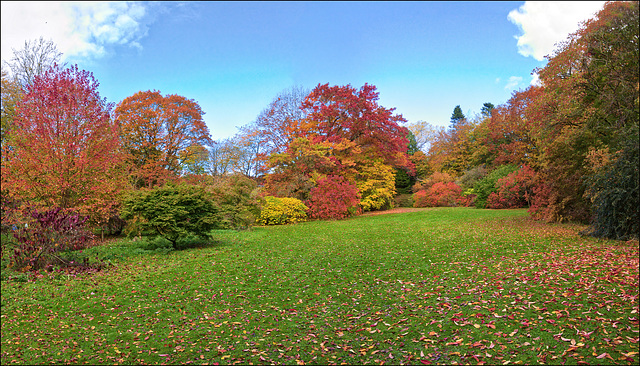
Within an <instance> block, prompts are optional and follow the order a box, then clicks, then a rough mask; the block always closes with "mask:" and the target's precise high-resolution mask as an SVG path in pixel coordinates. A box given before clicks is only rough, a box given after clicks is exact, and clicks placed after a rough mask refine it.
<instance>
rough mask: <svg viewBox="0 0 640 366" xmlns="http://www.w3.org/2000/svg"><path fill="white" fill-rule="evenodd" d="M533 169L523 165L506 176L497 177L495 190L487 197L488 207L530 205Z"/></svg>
mask: <svg viewBox="0 0 640 366" xmlns="http://www.w3.org/2000/svg"><path fill="white" fill-rule="evenodd" d="M535 174H536V173H535V171H534V170H533V169H531V168H530V167H529V166H527V165H524V166H523V167H522V168H520V169H519V170H517V171H515V172H511V173H509V174H508V175H507V176H506V177H504V178H500V179H498V181H497V182H496V186H497V190H496V192H492V193H491V194H489V197H487V202H486V207H488V208H520V207H527V206H529V205H530V202H531V197H532V194H533V180H534V178H535Z"/></svg>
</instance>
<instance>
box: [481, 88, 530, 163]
mask: <svg viewBox="0 0 640 366" xmlns="http://www.w3.org/2000/svg"><path fill="white" fill-rule="evenodd" d="M541 92H542V88H541V87H537V86H530V87H528V88H527V89H526V90H524V91H518V92H514V93H513V94H512V96H511V99H509V100H508V101H507V103H505V104H503V105H500V106H498V107H497V108H495V109H494V111H493V114H492V116H491V118H490V119H489V122H488V134H487V136H486V138H485V139H484V141H483V142H484V144H485V146H486V147H487V150H488V152H489V154H490V156H491V160H492V161H490V162H489V163H490V164H491V165H493V166H495V167H497V166H500V165H504V164H517V165H519V164H525V163H526V164H530V165H535V163H536V161H537V159H538V146H537V142H536V140H535V139H534V136H535V129H536V127H537V124H538V123H539V122H538V121H537V119H536V118H535V117H534V116H531V112H532V108H529V106H530V105H531V104H532V103H534V101H535V100H536V98H538V96H539V95H540V93H541Z"/></svg>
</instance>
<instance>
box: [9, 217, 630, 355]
mask: <svg viewBox="0 0 640 366" xmlns="http://www.w3.org/2000/svg"><path fill="white" fill-rule="evenodd" d="M580 229H581V227H579V226H575V225H569V224H564V225H545V224H542V223H538V222H534V221H531V220H530V219H529V218H528V215H527V213H526V211H524V210H499V211H494V210H475V209H467V208H439V209H424V210H420V211H416V212H409V213H398V214H386V215H377V216H360V217H355V218H352V219H348V220H342V221H322V222H320V221H318V222H308V223H303V224H298V225H293V226H279V227H258V228H254V229H253V230H251V231H243V232H235V231H220V232H216V233H215V239H216V241H215V243H213V244H209V245H205V246H199V247H193V248H187V249H183V250H179V251H170V250H168V249H164V248H162V247H161V246H160V247H158V243H157V242H154V243H149V242H145V241H137V242H134V241H131V240H127V239H121V240H114V241H111V242H109V243H108V244H106V245H104V246H100V247H95V248H91V249H89V250H87V251H86V252H87V253H85V254H89V255H92V256H93V255H98V256H99V257H101V258H103V259H105V260H109V261H111V262H112V263H114V264H115V266H113V267H110V268H108V269H106V270H103V271H101V272H99V273H96V274H83V275H78V276H76V277H74V276H69V275H64V274H59V273H58V274H55V275H46V276H43V277H42V278H38V279H37V280H35V281H32V280H29V281H25V277H20V276H8V275H7V276H3V278H4V281H2V315H1V320H2V340H1V348H2V359H1V361H2V364H3V365H6V364H14V363H19V364H34V363H36V364H53V363H64V364H67V363H76V364H84V363H87V364H116V363H126V364H140V363H143V364H175V363H183V364H184V363H194V364H234V363H240V364H251V363H253V364H272V363H275V364H303V363H313V364H340V363H348V364H363V363H372V364H382V363H386V364H419V365H420V364H455V363H458V364H482V363H487V364H507V363H511V364H520V363H524V364H538V363H550V364H562V363H567V364H578V363H588V364H635V363H637V362H638V243H637V242H630V243H624V242H615V241H604V240H596V239H593V238H589V237H581V236H579V235H578V231H579V230H580Z"/></svg>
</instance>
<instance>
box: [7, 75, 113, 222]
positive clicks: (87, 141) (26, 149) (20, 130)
mask: <svg viewBox="0 0 640 366" xmlns="http://www.w3.org/2000/svg"><path fill="white" fill-rule="evenodd" d="M97 88H98V82H97V81H96V80H95V79H94V77H93V75H92V74H91V73H90V72H87V71H84V70H79V69H78V67H77V66H74V67H70V68H67V69H60V68H58V67H53V68H51V69H49V70H48V71H46V72H45V73H44V74H43V75H40V76H37V77H35V79H34V81H33V83H32V84H31V85H29V87H28V88H27V90H26V92H25V94H24V96H23V97H22V98H21V99H20V101H19V102H18V104H17V106H16V115H15V118H14V120H13V123H14V125H15V128H14V129H13V131H12V133H11V136H10V144H9V145H10V146H11V148H6V149H4V151H3V167H2V187H3V190H7V191H8V194H9V195H11V196H13V197H15V199H17V200H18V201H21V202H23V203H27V202H28V203H29V204H30V205H33V206H37V207H42V208H51V209H53V208H61V209H63V210H64V209H75V210H77V211H78V212H80V213H81V214H82V215H87V216H90V221H92V222H93V223H104V222H106V221H107V220H108V219H109V217H110V216H111V215H112V214H113V212H114V210H115V209H116V208H117V205H118V202H117V197H118V194H119V192H121V190H122V189H123V175H122V164H121V162H122V155H121V154H120V149H119V146H120V145H119V144H120V140H119V135H118V129H117V125H116V124H115V123H114V121H113V120H112V119H111V118H110V111H111V104H109V103H107V102H106V101H105V100H104V99H102V98H100V95H99V94H98V90H97Z"/></svg>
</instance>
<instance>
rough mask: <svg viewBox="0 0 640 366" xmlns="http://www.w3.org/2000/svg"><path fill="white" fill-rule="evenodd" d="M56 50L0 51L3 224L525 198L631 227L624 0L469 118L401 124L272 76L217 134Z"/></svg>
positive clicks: (634, 23) (629, 20)
mask: <svg viewBox="0 0 640 366" xmlns="http://www.w3.org/2000/svg"><path fill="white" fill-rule="evenodd" d="M59 60H60V54H59V53H58V52H57V51H56V49H55V45H53V44H52V43H51V42H46V41H44V40H42V39H40V40H38V41H35V42H32V43H27V44H25V48H24V49H23V50H20V51H17V52H15V53H14V58H13V59H12V60H11V62H9V63H7V65H8V66H9V68H10V69H11V73H9V72H8V71H6V70H5V69H4V67H5V65H3V70H2V222H3V232H8V231H11V230H16V228H19V227H21V226H20V225H21V224H22V223H24V221H25V220H26V219H25V217H26V218H29V220H32V222H33V220H36V219H35V218H37V217H43V216H42V214H43V212H45V213H46V212H48V213H49V214H48V215H49V216H47V217H49V219H47V220H49V221H46V220H44V219H43V220H44V221H42V220H40V221H42V223H41V226H42V227H44V226H47V225H49V226H48V227H53V226H55V225H58V226H59V227H60V228H62V227H76V226H77V225H79V224H77V223H78V222H79V221H82V223H85V221H86V225H89V227H90V228H93V230H94V231H96V230H98V231H104V230H107V231H111V232H119V231H121V230H122V229H123V228H124V226H125V225H126V224H127V222H128V223H129V225H130V227H137V228H138V229H142V228H145V229H147V230H151V229H152V227H151V226H153V225H150V224H149V223H150V222H156V223H157V224H155V226H153V227H154V228H155V229H153V230H155V231H156V232H157V233H160V232H161V231H162V230H164V231H166V230H168V229H167V228H168V227H169V226H171V225H173V229H175V230H177V231H175V230H174V234H175V235H174V237H178V236H180V235H183V234H185V233H188V232H189V230H192V231H193V230H196V231H198V230H200V231H206V230H210V229H212V228H215V227H235V228H239V227H246V226H248V225H251V224H252V223H254V222H256V220H258V222H260V223H264V224H268V223H286V222H297V221H300V220H304V219H305V218H306V217H311V218H316V219H339V218H344V217H348V216H351V215H355V214H358V213H361V212H365V211H372V210H384V209H388V208H391V207H393V206H395V205H414V206H416V207H428V206H454V205H465V206H475V207H479V208H513V207H529V211H530V212H531V214H532V215H533V216H534V217H535V218H539V219H543V220H547V221H565V220H575V221H581V222H588V223H591V224H592V225H591V234H593V235H596V236H602V237H609V238H616V239H629V238H637V236H638V206H639V202H638V119H639V108H638V103H639V102H638V101H639V97H638V95H639V90H638V85H639V84H638V3H637V2H613V3H607V4H606V5H605V7H604V8H603V10H602V11H601V12H600V13H598V15H597V16H596V17H595V18H593V19H591V20H589V21H588V22H586V23H585V24H584V26H583V27H582V28H581V29H580V30H579V31H578V32H576V33H575V34H573V35H571V36H570V37H569V39H567V40H566V41H565V42H564V43H562V44H561V45H560V46H559V47H558V49H557V51H556V53H555V54H554V55H553V56H552V57H549V61H548V64H547V65H546V66H545V67H544V68H542V69H539V70H534V71H535V72H536V73H537V74H538V75H539V80H540V83H539V85H536V86H531V87H529V88H527V89H526V90H520V91H517V92H514V93H513V96H512V98H511V99H510V100H509V101H508V102H506V103H505V104H503V105H499V106H494V105H493V104H491V103H485V104H484V106H483V107H482V112H481V114H480V115H478V116H475V117H472V118H467V117H466V116H464V115H463V114H462V111H461V109H460V108H459V106H457V107H456V108H455V109H454V112H453V114H452V118H451V125H450V126H449V127H448V128H438V127H434V126H432V125H430V124H429V123H426V122H416V123H413V124H408V125H407V126H406V127H405V126H403V125H404V124H405V123H406V122H407V121H406V120H405V119H404V118H403V117H402V116H401V115H398V114H395V113H394V109H393V108H385V107H383V106H380V105H379V104H378V92H377V90H376V87H375V86H373V85H369V84H365V85H364V86H362V87H360V88H359V89H358V88H355V87H353V86H351V85H346V86H331V85H328V84H319V85H318V86H316V87H315V88H314V89H313V90H305V89H303V88H300V87H296V88H291V89H288V90H285V91H283V92H282V93H280V94H279V95H278V96H277V97H276V98H275V99H274V101H273V102H272V103H271V104H270V105H269V106H267V108H266V109H265V110H264V111H263V112H262V113H260V115H259V116H258V117H257V118H256V120H255V121H253V122H252V123H250V124H248V125H245V126H243V127H242V128H240V130H239V132H238V134H236V135H235V136H234V137H232V138H229V139H225V140H220V141H213V140H212V139H211V135H210V132H209V130H208V128H207V126H206V124H205V123H204V120H203V114H204V112H203V111H202V110H201V108H200V106H199V105H198V103H197V102H196V101H194V100H192V99H188V98H186V97H183V96H179V95H162V94H161V93H160V92H159V91H155V90H150V91H141V92H138V93H136V94H134V95H132V96H130V97H128V98H125V99H124V100H122V101H121V102H120V103H118V104H117V105H113V104H111V103H108V102H107V101H106V100H105V99H104V98H101V97H100V95H99V93H98V82H97V81H96V80H95V79H94V77H93V75H92V74H91V73H90V72H87V71H84V70H79V69H78V68H77V66H71V67H65V65H59V64H58V63H59ZM181 185H189V186H192V187H199V188H198V189H201V191H198V192H195V191H190V190H189V189H185V188H184V187H183V188H178V187H179V186H181ZM162 187H164V188H162ZM166 187H174V188H175V189H173V191H172V190H171V188H169V189H168V190H167V188H166ZM159 189H165V190H164V191H159ZM150 192H156V193H150ZM157 192H164V193H162V194H160V193H157ZM203 192H204V193H203ZM163 197H164V198H163ZM168 197H171V198H170V199H172V200H174V201H172V202H183V203H182V204H183V205H187V206H189V205H192V206H194V205H195V206H198V205H201V204H202V202H199V201H198V200H200V199H205V200H207V201H208V202H210V203H211V202H212V203H213V204H212V205H208V204H207V205H204V206H202V205H201V206H198V207H205V206H206V207H207V209H206V210H205V211H206V212H210V213H211V216H210V217H209V216H207V218H202V220H201V222H200V224H202V225H200V226H199V227H200V228H201V229H194V228H193V227H195V226H194V225H195V224H194V223H193V222H190V225H191V226H192V228H191V229H189V228H186V226H185V228H182V229H179V226H180V224H179V222H183V221H185V220H186V218H185V217H182V219H180V220H177V219H176V217H180V215H183V216H184V212H192V211H189V210H186V209H185V210H186V211H185V210H183V211H180V210H178V211H180V212H178V211H175V210H173V212H174V213H175V215H176V216H175V217H173V218H169V217H166V218H165V219H162V220H160V221H158V217H164V216H162V212H158V211H157V210H156V211H153V210H152V208H153V207H157V206H162V205H168V206H166V207H167V210H166V211H167V212H168V211H172V210H171V209H170V208H174V209H176V207H178V206H179V205H178V204H177V203H176V204H173V205H172V204H169V203H167V202H169V201H168V200H169V198H168ZM189 197H191V198H189ZM163 200H164V201H163ZM144 202H147V203H146V204H143V203H144ZM189 202H191V203H189ZM198 202H199V203H198ZM145 205H146V206H145ZM176 205H178V206H176ZM163 207H165V206H163ZM180 207H182V206H180ZM147 209H148V210H147ZM145 210H147V211H145ZM203 210H204V209H203ZM52 212H55V214H53V213H52ZM153 212H156V213H155V214H154V213H153ZM194 212H196V211H194ZM38 215H40V216H38ZM61 215H62V216H61ZM74 215H75V216H74ZM145 215H147V216H145ZM148 215H151V216H148ZM154 215H155V216H154ZM123 217H124V218H126V219H127V220H124V219H123ZM72 218H75V219H72ZM56 220H58V221H56ZM69 220H71V221H73V222H74V224H73V225H71V224H69V222H71V221H69ZM74 220H75V221H74ZM163 220H164V221H163ZM171 220H177V221H172V222H173V224H167V222H169V221H171ZM36 221H37V220H36ZM186 221H189V220H186ZM45 222H48V223H45ZM54 222H57V224H54ZM65 222H66V223H67V224H63V223H65ZM162 222H164V223H163V224H162ZM161 224H162V225H164V226H162V225H161ZM64 225H67V226H64ZM74 225H76V226H74ZM136 225H137V226H136ZM196 226H197V225H196ZM43 230H44V229H43ZM185 230H186V231H185ZM176 235H177V236H176ZM25 240H27V239H25ZM70 246H73V245H71V244H70Z"/></svg>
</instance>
